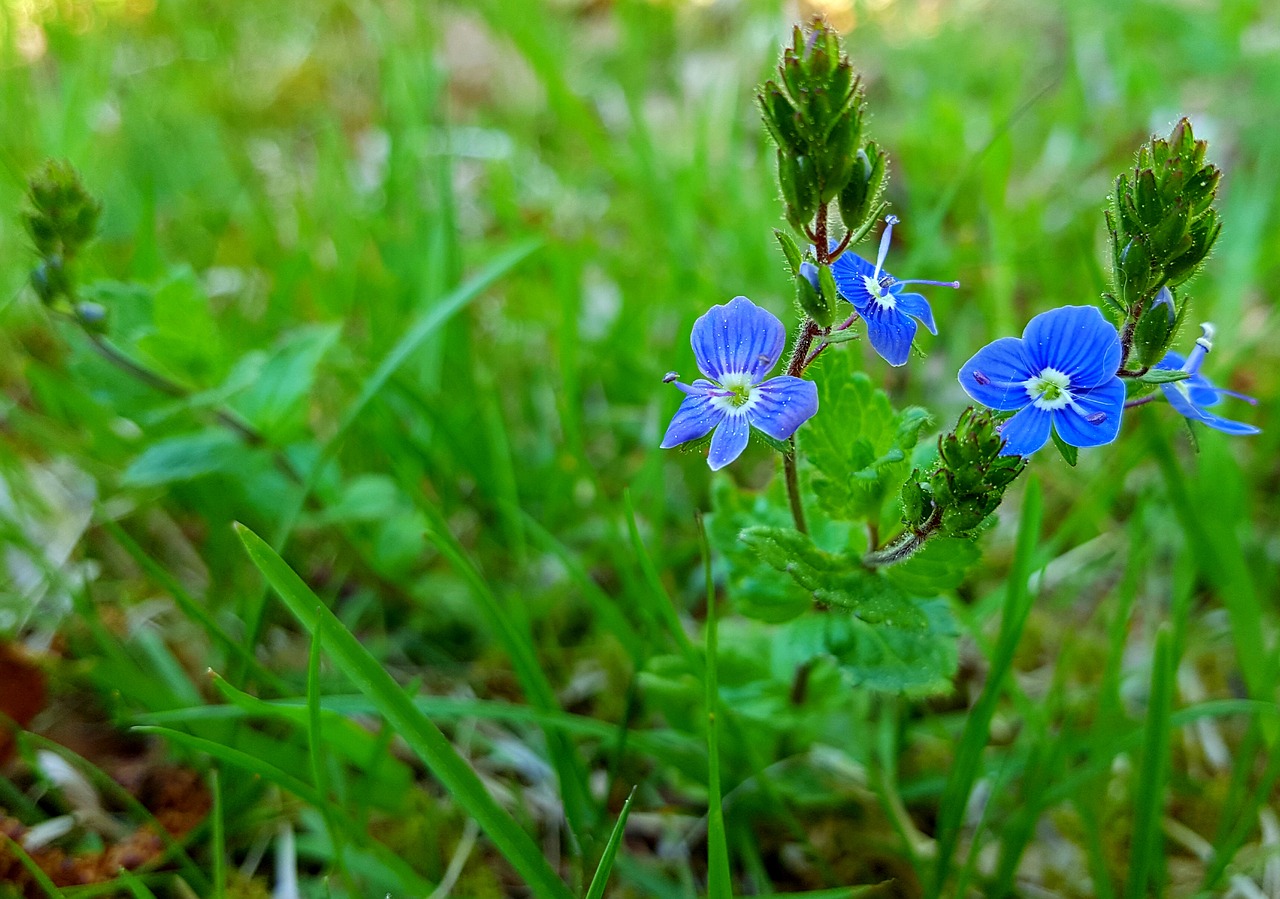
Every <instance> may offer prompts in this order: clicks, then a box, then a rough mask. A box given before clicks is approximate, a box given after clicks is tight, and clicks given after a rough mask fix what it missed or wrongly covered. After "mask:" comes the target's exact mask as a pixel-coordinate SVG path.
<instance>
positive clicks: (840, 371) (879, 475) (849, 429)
mask: <svg viewBox="0 0 1280 899" xmlns="http://www.w3.org/2000/svg"><path fill="white" fill-rule="evenodd" d="M815 381H816V382H817V385H818V406H819V408H820V409H821V410H822V414H821V415H819V416H816V417H815V418H814V419H813V420H812V421H811V422H810V423H809V426H808V428H807V429H806V431H805V434H804V438H803V440H802V442H801V446H802V448H803V449H804V452H805V456H806V458H808V460H809V462H810V463H811V464H812V465H813V466H814V468H815V469H817V473H816V474H815V476H814V478H813V491H814V493H815V494H816V495H817V498H818V503H819V505H820V506H821V507H822V510H823V511H824V512H826V513H827V514H828V515H830V516H831V517H833V518H836V519H840V520H845V521H859V520H862V519H870V520H871V521H875V522H878V521H879V520H880V518H881V514H882V510H883V507H884V503H885V501H886V499H888V498H890V497H896V495H897V492H898V488H899V487H901V486H902V482H903V481H905V480H906V478H907V475H908V474H909V473H910V470H911V463H910V451H911V450H912V449H913V448H914V447H915V445H916V442H917V441H918V439H919V436H920V429H921V428H923V427H924V426H925V424H927V423H928V420H929V416H928V414H927V413H926V412H925V411H924V410H923V409H918V408H909V409H905V410H903V411H902V412H895V411H894V409H893V406H892V405H890V403H889V398H888V396H886V395H885V393H884V391H883V390H878V389H876V388H875V386H874V385H873V384H872V381H871V379H870V378H869V377H867V375H865V374H863V373H862V372H853V371H852V370H851V363H850V361H849V357H848V355H847V354H845V353H826V354H825V355H824V356H823V357H822V361H821V363H820V365H819V366H818V368H817V370H816V377H815Z"/></svg>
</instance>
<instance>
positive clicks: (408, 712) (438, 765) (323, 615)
mask: <svg viewBox="0 0 1280 899" xmlns="http://www.w3.org/2000/svg"><path fill="white" fill-rule="evenodd" d="M237 532H238V533H239V535H240V539H241V541H242V542H243V543H244V546H245V550H246V551H247V552H248V553H249V557H250V558H251V559H252V560H253V562H254V564H255V565H256V566H257V567H258V569H259V570H260V571H262V573H263V575H264V576H265V577H266V579H267V581H268V582H269V583H270V584H271V586H272V587H273V588H274V589H275V591H276V593H277V594H278V595H279V596H280V598H281V599H282V600H284V603H285V605H286V606H288V607H289V611H290V612H292V613H293V615H294V617H296V618H297V619H298V620H299V621H300V622H302V623H303V625H304V626H306V627H307V628H308V630H312V631H314V630H315V629H316V628H318V627H320V626H321V624H320V622H322V621H323V622H324V624H323V642H324V645H325V648H326V649H327V650H328V652H329V654H330V655H331V657H332V658H333V660H334V662H335V664H336V665H337V666H338V668H339V669H340V670H342V672H343V673H344V674H346V675H347V677H349V678H350V679H351V681H352V682H353V683H354V684H355V685H356V686H357V687H359V689H360V691H361V692H362V693H364V694H365V695H366V696H368V697H369V698H370V699H371V700H373V702H374V704H375V705H376V706H377V707H378V711H379V712H381V713H382V715H383V716H385V717H386V719H387V723H388V724H390V725H391V727H392V728H394V729H395V731H396V733H398V734H399V735H400V737H401V738H402V739H403V740H404V741H405V743H407V744H408V745H409V747H410V748H411V749H413V751H414V752H415V753H416V754H417V756H418V757H419V758H420V759H422V761H423V762H425V763H426V764H427V766H428V767H429V768H430V769H431V771H432V773H434V774H435V775H436V777H438V778H439V779H440V782H441V784H442V785H443V786H444V788H445V790H447V791H448V793H449V794H450V795H451V796H452V797H453V798H454V799H455V800H456V801H457V802H458V803H459V804H460V805H461V806H462V807H463V808H464V809H465V810H466V812H467V813H468V814H469V815H471V816H472V817H474V818H475V819H476V821H477V822H478V823H479V824H480V826H481V828H483V830H484V831H485V833H486V834H488V835H489V838H490V839H491V840H492V841H493V843H494V846H495V847H496V848H497V849H498V850H499V851H500V852H501V853H502V855H503V856H504V857H505V858H506V859H507V861H508V862H510V863H511V866H512V867H513V868H515V869H516V871H518V872H519V873H520V875H521V876H522V877H523V878H524V879H525V881H526V882H527V883H528V884H529V886H530V887H532V888H533V889H534V891H535V892H536V893H537V894H538V895H545V896H551V897H556V899H568V897H569V896H570V895H571V894H570V893H569V890H568V889H567V888H566V887H565V885H564V884H563V883H562V882H561V880H560V878H559V876H558V875H557V874H556V873H555V871H554V870H553V869H552V868H551V866H550V865H549V864H548V863H547V861H546V859H545V858H544V857H543V855H542V851H541V850H540V849H539V848H538V846H537V844H535V843H534V842H533V840H532V839H530V837H529V835H528V834H526V833H525V832H524V831H523V830H522V829H521V828H520V826H519V825H518V824H517V823H516V822H515V821H514V820H513V819H512V817H511V815H510V814H509V813H508V812H507V811H506V810H505V809H503V808H502V807H501V806H500V805H498V803H497V802H496V801H495V800H494V799H493V797H491V796H490V795H489V793H488V791H487V790H486V789H485V786H484V784H483V783H482V782H481V780H480V778H479V776H478V775H477V774H476V773H475V771H474V770H472V768H471V766H470V765H469V764H468V763H467V761H466V759H464V758H463V757H462V756H461V755H459V754H458V751H457V750H456V749H454V747H453V744H451V743H450V742H449V741H448V740H447V739H446V738H445V736H444V734H442V733H441V732H440V729H439V728H438V727H437V726H436V725H435V722H433V721H432V720H431V719H430V718H428V717H427V716H426V715H423V714H422V713H421V712H420V711H418V709H417V708H415V707H414V705H413V701H412V700H411V699H410V697H409V696H408V694H406V693H405V691H404V689H403V688H402V687H401V686H400V685H399V684H397V683H396V682H395V680H393V679H392V677H391V675H390V674H388V673H387V672H386V670H385V669H384V668H383V667H382V665H381V664H380V663H379V662H378V660H377V659H375V658H374V657H373V656H372V655H371V654H370V653H369V651H368V650H367V649H365V648H364V647H363V646H361V645H360V641H358V640H357V639H356V638H355V636H353V635H352V633H351V632H350V631H348V630H347V629H346V628H345V627H344V626H343V624H342V622H341V621H339V620H338V618H337V617H336V616H334V614H333V613H332V612H331V611H329V609H328V608H326V607H325V606H324V604H323V603H322V602H321V601H320V598H319V597H317V596H316V595H315V594H314V593H313V592H311V589H310V588H309V587H308V586H307V585H306V584H305V583H303V581H302V579H301V578H299V577H298V575H297V574H295V573H294V571H293V569H291V568H290V567H289V566H288V565H287V564H285V562H284V560H283V559H281V558H280V557H279V556H278V555H276V553H275V551H274V550H272V549H271V547H270V546H268V545H267V544H266V543H264V542H263V541H262V539H261V538H260V537H258V535H256V534H254V533H253V532H252V531H250V530H249V529H248V528H246V527H244V526H242V525H237ZM297 786H298V784H294V785H293V786H291V787H290V789H291V790H292V791H293V792H295V793H297V795H300V796H305V795H306V794H307V792H309V791H310V787H308V786H307V785H306V784H301V786H302V789H303V792H298V791H297V789H296V788H297ZM316 804H317V805H319V804H320V803H318V802H317V803H316Z"/></svg>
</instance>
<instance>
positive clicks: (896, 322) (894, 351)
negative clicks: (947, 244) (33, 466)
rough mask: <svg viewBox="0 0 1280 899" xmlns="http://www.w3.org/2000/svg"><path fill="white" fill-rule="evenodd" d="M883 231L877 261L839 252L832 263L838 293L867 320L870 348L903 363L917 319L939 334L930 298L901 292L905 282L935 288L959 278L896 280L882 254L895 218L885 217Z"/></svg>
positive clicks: (894, 362)
mask: <svg viewBox="0 0 1280 899" xmlns="http://www.w3.org/2000/svg"><path fill="white" fill-rule="evenodd" d="M884 222H885V229H884V234H882V235H881V237H880V254H879V255H878V256H876V264H875V265H872V264H871V263H870V262H868V261H867V260H865V259H863V258H862V257H861V256H858V255H856V254H855V253H842V254H841V255H840V258H839V259H837V260H836V261H835V262H833V263H831V274H832V275H833V276H834V277H835V280H836V287H838V288H839V289H840V295H841V296H843V297H844V298H845V299H846V300H848V301H849V302H850V303H852V304H853V308H854V309H856V310H858V314H859V315H861V316H862V318H863V320H864V321H866V323H867V338H868V339H869V340H870V341H871V346H872V348H873V349H874V350H875V351H876V352H877V353H879V354H880V356H881V358H883V359H884V361H885V362H888V363H889V364H890V365H904V364H905V363H906V361H907V359H908V358H909V357H910V356H911V342H912V341H913V340H915V338H916V319H919V320H920V323H921V324H923V325H924V326H925V327H926V328H928V329H929V333H930V334H937V333H938V326H937V325H935V324H934V323H933V310H932V309H931V308H929V301H928V300H926V299H925V298H924V297H923V296H921V295H920V294H918V293H903V292H902V288H903V287H905V286H907V285H908V284H933V285H936V286H938V287H959V286H960V282H959V281H899V280H898V279H897V278H895V277H893V275H891V274H889V273H888V272H886V271H885V270H884V257H885V256H886V255H887V254H888V252H889V241H890V239H891V236H892V235H893V226H894V225H896V224H897V223H898V217H897V216H895V215H891V216H888V217H887V218H886V219H885V220H884Z"/></svg>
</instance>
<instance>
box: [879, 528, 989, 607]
mask: <svg viewBox="0 0 1280 899" xmlns="http://www.w3.org/2000/svg"><path fill="white" fill-rule="evenodd" d="M981 558H982V550H981V549H979V548H978V545H977V544H976V543H974V541H973V540H970V539H966V538H959V537H934V538H933V539H931V540H930V541H929V542H928V543H926V544H925V545H924V549H922V550H920V551H919V552H917V553H913V554H912V556H911V557H910V558H909V559H907V560H906V561H904V562H902V563H900V564H898V565H892V566H889V567H888V568H887V569H885V576H886V577H887V578H888V579H889V580H890V581H892V582H893V583H895V584H897V585H898V586H899V587H901V588H902V589H903V590H906V591H907V592H908V593H910V594H911V595H912V596H934V595H936V594H943V593H949V592H950V591H952V590H954V589H956V588H957V587H959V586H960V584H961V583H963V582H964V579H965V575H966V574H967V573H968V572H969V569H970V568H972V567H973V566H974V565H975V564H977V562H978V560H979V559H981Z"/></svg>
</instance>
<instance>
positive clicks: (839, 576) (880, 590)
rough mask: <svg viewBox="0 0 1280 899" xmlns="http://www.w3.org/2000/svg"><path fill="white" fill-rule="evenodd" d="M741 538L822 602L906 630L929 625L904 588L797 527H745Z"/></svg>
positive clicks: (871, 621)
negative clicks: (825, 546)
mask: <svg viewBox="0 0 1280 899" xmlns="http://www.w3.org/2000/svg"><path fill="white" fill-rule="evenodd" d="M741 539H742V541H743V543H745V544H746V545H747V546H749V547H750V548H751V549H752V550H754V551H755V553H756V554H757V555H758V556H759V557H760V559H761V560H762V561H763V562H765V563H766V564H768V565H769V566H770V567H772V568H774V569H775V570H777V571H780V572H783V573H785V574H787V575H789V576H790V577H791V579H792V580H793V581H795V582H796V584H797V585H799V586H800V587H801V588H802V589H804V590H806V591H808V592H809V594H810V595H811V596H812V597H813V599H815V600H817V601H818V602H820V603H823V604H825V605H828V606H840V607H841V608H845V609H849V610H851V611H853V612H854V613H855V614H856V615H857V616H858V617H859V618H860V619H861V620H863V621H866V622H869V623H880V622H885V623H890V624H897V625H899V626H902V627H906V628H913V627H914V628H923V627H925V626H926V624H927V622H926V621H925V619H924V617H923V616H922V615H921V614H920V612H919V610H918V609H917V608H916V606H915V604H914V603H913V602H912V601H911V599H910V598H909V597H908V596H907V595H906V593H905V592H904V591H903V590H902V588H901V587H899V586H897V585H896V584H894V583H892V582H890V581H888V580H886V579H885V578H884V577H881V576H880V575H879V574H877V573H875V572H871V571H867V570H866V569H864V568H862V567H861V564H860V563H859V562H858V560H857V559H856V558H852V557H850V556H848V555H843V554H839V555H837V554H833V553H828V552H825V551H823V550H821V549H819V548H818V547H816V546H814V545H813V541H811V540H810V539H809V537H808V536H806V535H805V534H801V533H800V532H799V531H797V530H794V529H792V528H777V527H753V528H746V529H745V530H743V532H742V535H741Z"/></svg>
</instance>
